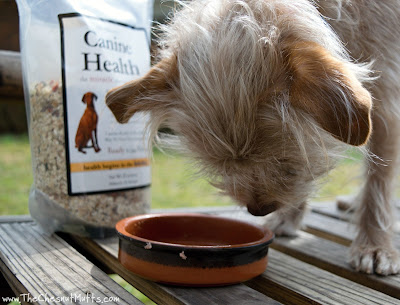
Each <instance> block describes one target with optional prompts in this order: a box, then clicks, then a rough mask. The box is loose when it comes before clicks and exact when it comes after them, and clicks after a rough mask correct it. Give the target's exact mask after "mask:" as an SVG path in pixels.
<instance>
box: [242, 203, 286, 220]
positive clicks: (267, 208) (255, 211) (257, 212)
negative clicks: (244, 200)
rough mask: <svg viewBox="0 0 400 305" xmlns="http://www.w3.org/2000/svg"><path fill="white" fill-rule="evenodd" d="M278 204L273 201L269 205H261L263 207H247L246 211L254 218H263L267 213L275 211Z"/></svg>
mask: <svg viewBox="0 0 400 305" xmlns="http://www.w3.org/2000/svg"><path fill="white" fill-rule="evenodd" d="M279 205H280V204H279V203H278V202H276V201H274V202H272V203H270V204H265V205H264V204H263V205H255V206H254V205H248V206H247V211H249V213H250V214H252V215H254V216H265V215H268V214H269V213H272V212H274V211H276V210H277V209H278V207H279Z"/></svg>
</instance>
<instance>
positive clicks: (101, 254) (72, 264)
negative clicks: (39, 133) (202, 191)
mask: <svg viewBox="0 0 400 305" xmlns="http://www.w3.org/2000/svg"><path fill="white" fill-rule="evenodd" d="M174 211H182V212H188V211H190V212H200V213H210V214H217V215H221V216H225V217H232V218H237V219H241V220H248V221H251V222H259V221H260V219H259V218H256V217H253V216H251V215H249V214H247V213H246V212H244V211H243V210H241V209H240V208H237V207H223V208H202V209H181V210H174ZM155 212H157V211H155ZM349 216H350V215H349V214H346V213H341V212H339V211H337V210H336V208H335V207H334V205H333V204H331V203H327V204H319V205H318V207H317V206H316V207H314V208H313V209H312V212H311V213H309V214H308V215H307V216H306V218H305V221H304V224H305V226H304V229H303V230H302V231H300V232H299V236H298V237H296V238H276V239H275V241H274V243H273V244H272V246H271V248H272V249H270V252H269V254H268V255H269V265H268V268H267V270H266V271H265V272H264V273H263V274H262V275H261V276H259V277H257V278H255V279H252V280H250V281H248V282H245V283H242V284H238V285H233V286H226V287H218V288H187V287H186V288H185V287H173V286H167V285H160V284H157V283H154V282H151V281H147V280H144V279H142V278H140V277H138V276H136V275H135V274H133V273H131V272H130V271H128V270H126V269H125V268H124V267H123V266H122V265H121V264H120V263H119V262H118V259H117V251H118V241H117V239H116V238H110V239H105V240H92V239H88V238H82V237H77V236H73V235H68V234H61V235H52V236H47V235H45V234H44V233H43V232H42V231H41V230H40V228H39V227H38V226H37V225H36V224H35V223H34V222H33V221H32V220H31V219H30V218H29V217H28V216H20V217H0V271H1V273H2V274H3V277H1V276H0V294H1V297H3V298H4V297H13V296H15V295H16V296H17V297H19V300H20V301H21V302H22V303H25V304H78V303H79V304H101V303H105V302H106V301H107V303H108V304H140V303H141V302H140V301H139V300H138V299H136V298H135V297H134V296H132V295H131V294H130V293H128V292H127V291H125V290H124V289H123V288H122V287H120V286H119V285H118V284H117V283H116V282H114V281H113V280H112V279H111V278H110V277H109V276H108V275H107V273H116V274H119V275H120V276H121V277H122V278H124V279H125V280H126V281H127V282H129V283H130V284H131V285H133V286H134V287H135V288H137V289H138V290H140V291H141V292H142V293H144V294H145V295H147V296H148V297H149V298H150V299H152V300H153V301H154V302H155V303H157V304H240V305H242V304H296V305H297V304H349V305H355V304H360V305H368V304H385V305H386V304H400V300H399V299H400V276H389V277H382V276H376V275H366V274H360V273H357V272H354V271H353V270H352V269H351V268H350V267H349V266H348V264H347V263H346V258H347V251H348V246H349V244H350V242H351V239H352V238H353V236H354V228H353V226H352V225H351V224H349V222H348V219H349ZM396 245H397V247H398V248H400V240H399V234H397V236H396ZM10 288H11V289H10ZM12 292H14V294H12ZM8 300H10V299H8ZM1 301H3V303H6V304H7V300H6V299H0V302H1Z"/></svg>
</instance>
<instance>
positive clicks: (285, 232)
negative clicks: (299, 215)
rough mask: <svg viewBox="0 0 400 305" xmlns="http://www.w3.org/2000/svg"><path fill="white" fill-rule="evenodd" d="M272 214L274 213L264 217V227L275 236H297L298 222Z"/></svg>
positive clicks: (291, 218)
mask: <svg viewBox="0 0 400 305" xmlns="http://www.w3.org/2000/svg"><path fill="white" fill-rule="evenodd" d="M274 214H276V213H272V214H271V215H268V216H266V217H265V221H264V226H266V227H267V228H268V229H270V230H271V231H272V232H274V233H275V236H297V231H298V229H299V228H300V221H296V219H293V217H285V215H282V214H276V215H274Z"/></svg>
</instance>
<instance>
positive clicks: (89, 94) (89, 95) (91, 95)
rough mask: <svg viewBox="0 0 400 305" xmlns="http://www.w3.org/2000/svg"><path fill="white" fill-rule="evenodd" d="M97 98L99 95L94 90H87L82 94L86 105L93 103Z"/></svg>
mask: <svg viewBox="0 0 400 305" xmlns="http://www.w3.org/2000/svg"><path fill="white" fill-rule="evenodd" d="M96 100H97V95H96V94H94V93H93V92H86V93H85V94H84V95H83V96H82V103H84V104H86V105H93V102H94V101H96Z"/></svg>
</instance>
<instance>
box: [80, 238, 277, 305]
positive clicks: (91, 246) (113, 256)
mask: <svg viewBox="0 0 400 305" xmlns="http://www.w3.org/2000/svg"><path fill="white" fill-rule="evenodd" d="M74 241H75V242H77V243H78V244H79V245H80V246H81V247H84V248H85V249H86V250H87V251H88V252H90V253H91V254H93V255H95V256H96V258H97V259H98V260H101V261H102V263H104V264H105V265H106V266H107V267H108V268H110V269H111V270H114V272H115V273H117V274H118V275H119V276H121V277H122V278H124V279H125V280H126V281H127V282H128V283H130V284H131V285H132V286H134V287H135V288H136V289H138V290H139V291H141V292H142V293H143V294H145V295H146V296H147V297H149V298H150V299H152V300H153V301H154V302H156V303H157V304H191V305H192V304H193V305H197V304H199V305H200V304H210V305H211V304H232V305H234V304H238V305H241V304H243V300H246V304H271V305H272V304H273V305H277V304H281V303H279V302H277V301H275V300H273V299H271V298H270V297H268V296H266V295H264V294H262V293H259V292H257V291H255V290H253V289H251V288H249V287H247V286H245V285H243V284H238V285H234V286H227V287H215V288H188V287H186V288H182V287H174V286H167V285H161V284H157V283H154V282H152V281H148V280H145V279H142V278H141V277H139V276H137V275H135V274H134V273H132V272H130V271H129V270H127V269H126V268H125V267H123V266H122V265H121V264H120V263H119V261H118V258H117V255H118V240H117V239H116V238H108V239H105V240H96V241H93V240H90V239H87V238H81V237H77V236H75V237H74Z"/></svg>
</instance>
